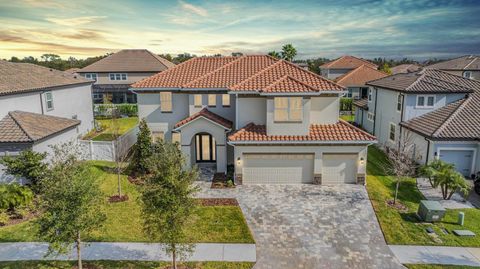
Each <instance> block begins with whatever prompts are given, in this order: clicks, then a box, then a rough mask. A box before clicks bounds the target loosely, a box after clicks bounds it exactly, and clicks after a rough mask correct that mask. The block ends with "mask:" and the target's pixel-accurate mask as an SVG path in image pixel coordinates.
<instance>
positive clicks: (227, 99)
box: [222, 94, 230, 107]
mask: <svg viewBox="0 0 480 269" xmlns="http://www.w3.org/2000/svg"><path fill="white" fill-rule="evenodd" d="M222 106H224V107H229V106H230V94H222Z"/></svg>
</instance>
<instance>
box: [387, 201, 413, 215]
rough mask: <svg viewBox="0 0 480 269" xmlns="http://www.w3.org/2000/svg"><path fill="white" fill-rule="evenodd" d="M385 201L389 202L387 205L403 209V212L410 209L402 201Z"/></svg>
mask: <svg viewBox="0 0 480 269" xmlns="http://www.w3.org/2000/svg"><path fill="white" fill-rule="evenodd" d="M385 203H386V204H387V206H389V207H393V208H395V209H396V210H398V211H401V212H406V211H408V207H407V206H406V205H404V204H402V203H400V202H399V201H396V202H395V204H394V203H393V200H387V201H386V202H385Z"/></svg>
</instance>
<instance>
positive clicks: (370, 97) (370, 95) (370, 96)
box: [368, 88, 373, 102]
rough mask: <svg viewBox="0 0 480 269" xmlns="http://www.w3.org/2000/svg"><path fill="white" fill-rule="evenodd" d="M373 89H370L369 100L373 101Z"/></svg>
mask: <svg viewBox="0 0 480 269" xmlns="http://www.w3.org/2000/svg"><path fill="white" fill-rule="evenodd" d="M372 95H373V90H372V89H371V88H369V89H368V101H369V102H370V101H372Z"/></svg>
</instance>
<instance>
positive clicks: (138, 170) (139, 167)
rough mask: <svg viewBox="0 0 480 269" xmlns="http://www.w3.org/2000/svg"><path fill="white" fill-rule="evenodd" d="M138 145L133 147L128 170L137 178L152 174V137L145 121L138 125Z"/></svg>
mask: <svg viewBox="0 0 480 269" xmlns="http://www.w3.org/2000/svg"><path fill="white" fill-rule="evenodd" d="M138 128H139V132H138V136H137V143H135V145H133V151H132V158H131V159H130V164H129V167H128V170H129V172H130V174H132V175H135V176H144V175H146V174H148V173H149V172H150V169H149V163H148V158H150V157H151V156H152V137H151V133H150V129H149V128H148V125H147V122H146V121H145V119H142V120H141V121H140V124H139V125H138Z"/></svg>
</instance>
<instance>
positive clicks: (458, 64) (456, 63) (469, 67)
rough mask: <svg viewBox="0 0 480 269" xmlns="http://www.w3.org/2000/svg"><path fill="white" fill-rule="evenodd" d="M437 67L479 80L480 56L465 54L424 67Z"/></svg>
mask: <svg viewBox="0 0 480 269" xmlns="http://www.w3.org/2000/svg"><path fill="white" fill-rule="evenodd" d="M425 68H427V69H437V70H442V71H445V72H448V73H450V74H453V75H457V76H462V77H464V78H469V79H476V80H480V56H476V55H465V56H462V57H459V58H455V59H451V60H448V61H444V62H440V63H436V64H432V65H429V66H427V67H425Z"/></svg>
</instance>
